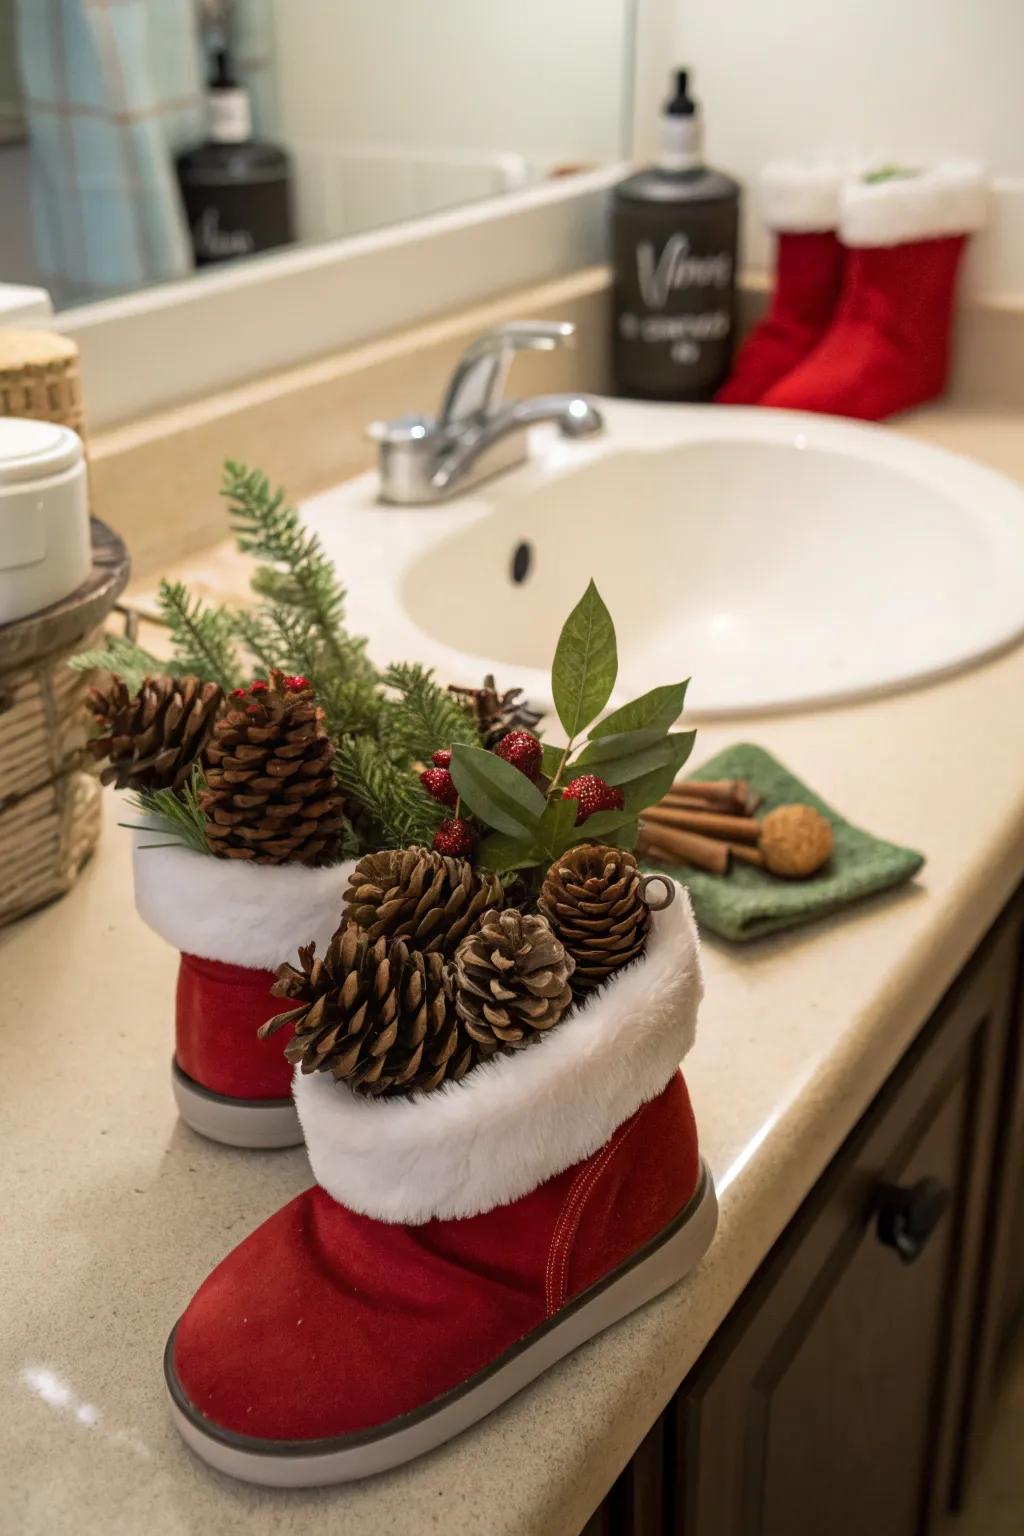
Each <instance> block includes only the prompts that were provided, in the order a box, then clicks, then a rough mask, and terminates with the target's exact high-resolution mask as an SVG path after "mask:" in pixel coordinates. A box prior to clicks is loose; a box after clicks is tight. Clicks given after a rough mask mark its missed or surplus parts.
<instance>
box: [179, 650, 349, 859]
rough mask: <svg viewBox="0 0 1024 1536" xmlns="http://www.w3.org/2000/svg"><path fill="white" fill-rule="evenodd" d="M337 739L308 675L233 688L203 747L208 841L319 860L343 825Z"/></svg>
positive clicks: (217, 849)
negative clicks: (325, 721)
mask: <svg viewBox="0 0 1024 1536" xmlns="http://www.w3.org/2000/svg"><path fill="white" fill-rule="evenodd" d="M333 755H334V745H333V743H332V741H331V739H330V737H329V736H328V734H327V732H326V731H325V729H324V726H323V711H322V710H320V709H318V708H317V705H316V703H315V702H314V699H313V690H312V688H310V686H309V684H308V683H307V681H306V679H305V678H304V677H284V676H283V675H282V674H281V673H280V672H276V671H275V672H272V673H271V675H270V682H269V683H265V682H262V681H261V682H256V683H253V685H252V687H251V688H250V689H249V690H248V691H246V690H245V689H244V688H236V689H235V690H234V692H233V693H232V695H231V697H230V698H229V699H228V702H227V708H226V710H225V711H224V713H223V715H222V716H221V718H220V719H219V720H218V721H217V724H216V726H215V727H214V730H213V735H212V736H211V738H210V743H209V745H208V747H207V749H206V754H205V758H204V765H203V766H204V772H205V774H206V789H205V790H204V791H203V792H202V793H201V795H200V799H199V803H200V807H201V809H202V811H203V813H204V815H205V817H206V835H207V838H208V839H209V843H210V849H211V851H212V852H213V853H215V854H217V855H218V856H219V857H220V858H223V859H251V860H252V861H253V863H255V864H319V863H322V862H324V861H325V860H327V859H328V858H329V857H330V855H331V853H332V852H333V849H334V846H335V844H336V842H337V833H338V832H339V830H340V828H341V826H342V821H343V817H342V811H343V807H344V802H343V800H342V797H341V794H340V792H339V790H338V786H337V782H336V780H335V778H334V774H333V772H332V770H331V758H332V757H333Z"/></svg>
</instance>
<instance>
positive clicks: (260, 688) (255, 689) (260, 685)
mask: <svg viewBox="0 0 1024 1536" xmlns="http://www.w3.org/2000/svg"><path fill="white" fill-rule="evenodd" d="M269 687H270V684H269V683H268V682H267V680H266V678H265V677H258V678H257V679H256V681H255V682H254V683H252V684H250V687H249V692H250V693H266V691H267V689H268V688H269Z"/></svg>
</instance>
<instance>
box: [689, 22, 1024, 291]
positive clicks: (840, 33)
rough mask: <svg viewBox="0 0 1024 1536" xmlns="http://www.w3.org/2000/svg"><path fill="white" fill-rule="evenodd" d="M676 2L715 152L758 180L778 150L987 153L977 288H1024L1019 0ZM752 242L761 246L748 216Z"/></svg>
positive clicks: (758, 252) (1023, 62)
mask: <svg viewBox="0 0 1024 1536" xmlns="http://www.w3.org/2000/svg"><path fill="white" fill-rule="evenodd" d="M675 4H676V51H677V53H678V54H679V56H680V57H681V58H686V59H688V60H690V61H691V62H692V63H693V65H694V67H695V70H696V76H697V91H698V94H699V96H700V98H701V99H702V101H703V102H704V104H705V108H706V119H707V145H708V149H709V152H710V155H711V157H712V158H713V160H714V161H715V162H716V163H718V164H720V165H721V166H722V167H723V168H724V169H727V170H729V171H731V172H733V173H734V174H735V175H737V176H739V178H740V179H741V180H742V181H744V182H747V183H752V182H753V181H754V179H755V178H756V175H757V172H758V170H759V169H760V167H761V166H762V165H763V163H764V162H765V160H767V159H770V158H775V157H779V156H791V155H808V154H811V155H813V154H818V155H821V154H828V153H847V152H850V151H855V150H860V151H863V152H865V153H867V154H870V155H878V156H881V157H883V158H885V159H887V160H895V161H907V160H909V161H911V162H913V161H915V160H921V159H929V158H933V157H936V156H943V155H977V156H980V157H981V158H983V159H984V160H985V161H986V162H987V163H988V165H989V166H990V168H991V171H992V173H993V175H994V177H995V178H996V180H997V187H996V195H995V197H994V199H993V211H992V223H991V227H990V229H989V230H988V232H987V233H986V235H985V237H984V238H983V239H981V240H979V241H978V242H977V250H976V251H975V252H974V253H973V255H972V266H973V272H972V273H971V274H970V280H969V286H970V287H972V288H973V289H974V291H975V292H977V291H979V290H980V291H984V292H987V293H989V294H999V295H1006V294H1008V293H1010V294H1015V295H1017V296H1019V297H1020V298H1021V299H1022V300H1024V90H1022V87H1021V73H1022V70H1024V0H772V3H770V4H769V3H765V0H727V3H723V0H675ZM748 202H750V203H751V204H752V200H748ZM746 249H747V252H748V259H749V261H750V262H751V264H752V265H755V266H756V265H759V264H761V263H763V262H764V260H765V259H766V257H767V249H768V248H767V242H766V241H765V240H764V238H763V236H762V234H761V231H760V229H759V226H758V224H757V221H756V219H754V218H750V219H749V222H748V227H747V246H746Z"/></svg>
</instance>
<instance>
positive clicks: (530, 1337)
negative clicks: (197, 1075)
mask: <svg viewBox="0 0 1024 1536" xmlns="http://www.w3.org/2000/svg"><path fill="white" fill-rule="evenodd" d="M700 995H701V978H700V968H699V962H698V953H697V937H696V932H695V929H694V925H693V918H692V915H691V912H690V907H689V902H688V900H687V898H686V896H685V893H683V892H682V891H679V893H678V898H677V900H676V901H675V902H674V903H673V904H672V906H670V907H669V908H668V909H667V910H665V911H662V912H659V913H658V914H657V915H656V916H655V917H654V919H653V925H652V931H651V936H650V938H649V940H648V944H647V948H646V950H645V952H644V955H643V957H642V958H641V959H640V960H638V961H637V962H636V963H634V964H633V965H632V966H630V967H628V968H626V969H624V970H623V971H621V972H620V973H619V974H618V976H617V977H616V978H613V979H612V980H611V981H610V982H609V983H607V984H606V985H605V986H604V987H603V988H602V989H601V990H599V991H598V992H595V993H593V994H592V995H591V996H590V998H589V999H588V1001H587V1002H586V1003H585V1004H584V1005H583V1006H581V1007H580V1008H579V1009H578V1010H577V1011H575V1012H573V1013H572V1014H570V1015H569V1016H568V1017H567V1018H566V1019H564V1020H562V1021H561V1022H560V1023H559V1024H557V1025H556V1026H555V1027H554V1028H553V1029H551V1030H550V1032H549V1033H547V1034H545V1035H544V1036H543V1037H542V1038H541V1039H540V1040H539V1042H538V1043H536V1044H533V1045H531V1046H530V1047H528V1048H527V1049H525V1050H520V1051H517V1052H515V1053H514V1054H512V1055H507V1056H501V1057H494V1058H492V1059H491V1060H489V1061H486V1062H484V1063H483V1064H482V1065H479V1066H477V1067H475V1068H474V1069H473V1070H472V1071H470V1072H469V1073H468V1074H467V1075H466V1076H465V1077H463V1078H462V1079H461V1080H459V1081H457V1082H454V1083H449V1084H447V1085H445V1086H443V1087H441V1088H438V1089H435V1090H434V1091H433V1092H425V1093H419V1094H414V1095H413V1096H411V1097H408V1098H391V1099H367V1098H365V1097H360V1096H359V1095H357V1094H356V1093H354V1092H353V1091H352V1089H350V1088H349V1087H348V1086H347V1085H346V1084H344V1083H338V1082H335V1081H334V1079H333V1078H332V1077H331V1075H330V1074H329V1073H314V1074H313V1075H311V1076H307V1077H300V1078H299V1079H298V1080H297V1081H296V1085H295V1096H296V1103H297V1105H298V1109H299V1115H300V1117H301V1120H302V1128H303V1131H304V1133H305V1137H306V1145H307V1148H308V1150H309V1158H310V1163H311V1165H312V1168H313V1172H314V1174H315V1176H316V1178H317V1180H318V1183H317V1186H316V1187H315V1188H313V1189H310V1190H307V1191H306V1193H305V1194H302V1195H299V1196H298V1197H297V1198H296V1199H295V1200H293V1201H292V1202H291V1203H290V1204H289V1205H286V1206H285V1207H284V1208H283V1209H282V1210H280V1211H278V1213H277V1215H276V1216H272V1217H271V1218H270V1220H269V1221H267V1222H265V1223H264V1224H263V1226H261V1227H259V1228H257V1230H256V1231H255V1232H253V1233H252V1235H251V1236H250V1237H248V1238H247V1239H246V1240H245V1241H244V1242H243V1243H242V1244H241V1245H240V1247H238V1248H236V1249H235V1251H234V1252H233V1253H231V1254H229V1256H228V1257H227V1258H226V1259H225V1260H224V1261H223V1263H222V1264H221V1265H220V1266H219V1267H218V1268H217V1269H215V1270H214V1272H213V1274H212V1275H211V1276H210V1277H209V1279H208V1280H207V1281H206V1282H205V1283H204V1284H203V1285H202V1286H201V1287H200V1289H199V1291H198V1292H197V1294H196V1295H195V1297H194V1298H193V1299H192V1301H191V1302H190V1304H189V1306H188V1307H187V1308H186V1310H185V1313H184V1315H183V1316H182V1318H181V1319H180V1321H179V1322H178V1324H177V1326H176V1328H175V1329H174V1331H173V1333H172V1334H171V1337H170V1339H169V1340H168V1344H167V1350H166V1354H165V1361H164V1366H165V1373H166V1378H167V1385H168V1388H169V1392H170V1397H171V1404H172V1412H173V1416H174V1420H175V1423H176V1425H177V1427H178V1429H179V1430H180V1432H181V1434H182V1435H183V1436H184V1438H185V1440H186V1441H187V1443H188V1444H189V1445H190V1446H191V1447H192V1449H193V1450H194V1451H196V1452H197V1453H198V1454H199V1455H200V1456H201V1457H202V1458H203V1459H204V1460H205V1461H207V1462H209V1463H210V1465H211V1466H214V1467H217V1468H218V1469H220V1470H221V1471H223V1472H227V1473H229V1474H231V1475H232V1476H234V1477H240V1478H243V1479H245V1480H247V1481H250V1482H256V1483H265V1484H270V1485H273V1486H279V1487H306V1486H311V1485H315V1484H321V1483H333V1482H343V1481H346V1480H348V1479H350V1478H354V1477H362V1476H365V1475H366V1474H368V1473H372V1472H379V1471H382V1470H384V1469H385V1468H389V1467H395V1466H398V1465H400V1464H401V1463H403V1462H406V1461H409V1460H411V1459H412V1458H413V1457H415V1456H419V1455H421V1454H422V1453H423V1452H425V1451H428V1450H431V1449H432V1448H433V1447H435V1446H438V1445H440V1444H442V1443H443V1442H444V1441H446V1440H448V1439H450V1438H451V1437H452V1436H453V1435H455V1434H458V1433H459V1432H460V1431H461V1430H463V1429H465V1428H467V1427H468V1426H469V1425H471V1424H474V1423H475V1422H477V1421H478V1420H479V1419H481V1418H483V1417H484V1415H486V1414H488V1413H490V1412H491V1411H492V1410H493V1409H495V1408H497V1407H498V1406H499V1405H500V1404H502V1403H504V1402H505V1401H506V1400H507V1399H508V1398H510V1397H511V1396H512V1395H513V1394H514V1393H516V1392H518V1391H519V1390H520V1389H521V1388H522V1387H524V1386H526V1385H527V1384H528V1383H529V1382H531V1381H533V1380H534V1379H535V1378H536V1377H537V1376H539V1375H540V1374H541V1373H542V1372H543V1371H545V1370H547V1368H548V1367H549V1366H551V1365H553V1364H554V1363H555V1362H556V1361H557V1360H560V1359H561V1358H562V1357H563V1356H564V1355H566V1354H568V1353H569V1352H570V1351H571V1350H573V1349H576V1348H577V1347H578V1346H579V1345H580V1344H582V1343H583V1342H584V1341H585V1340H586V1339H589V1338H592V1337H593V1335H594V1334H596V1333H599V1332H600V1331H601V1330H602V1329H604V1328H607V1327H608V1326H609V1325H610V1324H612V1323H614V1322H617V1321H618V1320H619V1319H620V1318H622V1317H625V1316H626V1314H627V1313H629V1312H631V1311H633V1309H634V1308H636V1307H639V1306H642V1305H643V1303H644V1302H646V1301H649V1300H650V1299H651V1298H652V1297H654V1296H657V1295H658V1294H659V1293H660V1292H662V1291H664V1290H666V1289H667V1288H668V1287H669V1286H671V1285H674V1284H675V1283H676V1281H677V1280H679V1279H681V1278H682V1276H683V1275H685V1274H686V1273H687V1271H688V1270H690V1269H691V1268H692V1267H693V1266H694V1265H695V1264H696V1263H697V1261H698V1260H699V1258H700V1257H701V1255H702V1253H703V1252H704V1250H705V1249H706V1248H707V1246H708V1244H709V1242H710V1241H711V1238H712V1235H713V1233H714V1228H715V1220H716V1204H715V1194H714V1187H713V1184H712V1181H711V1177H710V1174H709V1173H708V1170H707V1168H706V1167H705V1166H704V1165H703V1164H702V1162H701V1159H700V1156H699V1153H698V1149H697V1132H696V1127H695V1124H694V1118H693V1112H692V1110H691V1107H690V1101H689V1098H688V1096H687V1092H686V1086H685V1083H684V1081H683V1078H682V1075H681V1074H680V1071H679V1061H680V1059H681V1058H682V1057H683V1056H684V1055H685V1054H686V1052H687V1050H688V1049H689V1047H690V1045H691V1043H692V1041H693V1036H694V1027H695V1021H696V1014H697V1006H698V1002H699V999H700Z"/></svg>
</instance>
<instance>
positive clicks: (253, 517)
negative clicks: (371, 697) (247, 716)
mask: <svg viewBox="0 0 1024 1536" xmlns="http://www.w3.org/2000/svg"><path fill="white" fill-rule="evenodd" d="M221 495H222V496H223V497H224V499H225V500H226V501H227V503H228V507H229V510H230V513H231V522H232V527H233V528H234V531H235V536H236V539H237V541H238V548H239V549H240V550H241V551H242V553H243V554H249V555H254V556H255V557H256V559H257V560H262V561H264V562H265V564H264V565H263V566H262V567H261V568H260V569H259V570H258V571H257V572H256V573H255V576H254V578H253V588H254V590H255V591H256V592H257V593H259V594H260V595H261V596H263V597H264V598H267V599H269V601H270V604H271V606H272V608H273V609H276V610H278V611H281V610H283V609H284V610H287V609H291V610H293V611H294V612H295V613H296V614H298V615H300V616H301V617H302V618H303V619H304V620H305V622H306V624H307V626H308V627H309V628H310V629H311V630H315V631H316V632H317V636H318V640H319V643H320V646H321V647H322V649H323V654H324V659H325V661H326V662H327V663H328V665H330V666H331V667H333V668H334V669H336V670H337V671H338V672H341V673H349V672H350V671H352V670H353V669H356V670H360V668H361V667H363V668H366V667H368V665H369V664H368V663H367V662H366V660H365V656H364V655H363V650H362V646H361V645H356V644H354V643H353V641H352V640H351V638H350V637H349V636H348V634H347V633H346V632H345V627H344V619H345V589H344V587H343V586H342V585H341V583H340V582H339V581H338V578H337V576H336V574H335V570H334V566H333V564H332V562H331V561H330V560H329V559H328V557H327V555H325V553H324V551H323V547H322V545H321V543H320V540H319V538H318V537H317V535H316V534H315V533H310V532H309V531H308V529H306V528H304V527H303V525H302V520H301V519H300V517H299V514H298V511H297V510H296V508H295V507H291V506H288V505H287V503H286V502H285V497H284V491H283V490H281V489H280V488H279V489H278V490H276V491H273V492H272V491H271V489H270V482H269V481H268V479H267V477H266V475H264V474H262V473H261V472H260V471H259V470H250V469H247V468H246V466H245V465H244V464H236V463H234V462H232V461H231V460H229V461H228V463H227V464H226V465H225V467H224V482H223V485H222V487H221Z"/></svg>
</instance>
